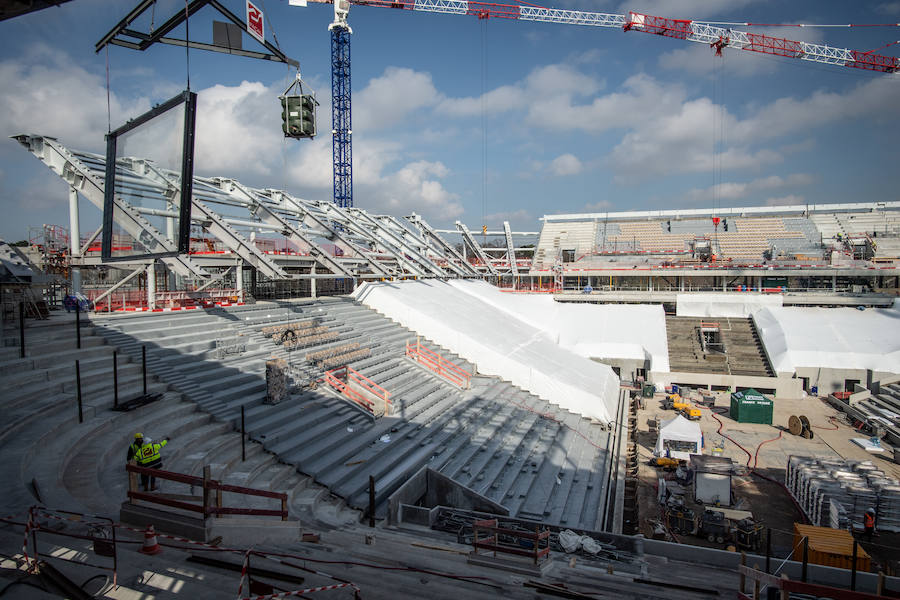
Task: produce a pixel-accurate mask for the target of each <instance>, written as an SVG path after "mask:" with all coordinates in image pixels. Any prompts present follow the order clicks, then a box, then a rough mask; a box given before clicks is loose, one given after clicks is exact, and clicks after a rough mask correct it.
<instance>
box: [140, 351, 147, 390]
mask: <svg viewBox="0 0 900 600" xmlns="http://www.w3.org/2000/svg"><path fill="white" fill-rule="evenodd" d="M141 371H142V373H143V377H144V395H145V396H146V395H147V346H141Z"/></svg>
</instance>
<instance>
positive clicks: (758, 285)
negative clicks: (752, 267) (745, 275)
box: [756, 275, 762, 292]
mask: <svg viewBox="0 0 900 600" xmlns="http://www.w3.org/2000/svg"><path fill="white" fill-rule="evenodd" d="M760 290H762V276H760V275H757V276H756V291H757V292H759V291H760Z"/></svg>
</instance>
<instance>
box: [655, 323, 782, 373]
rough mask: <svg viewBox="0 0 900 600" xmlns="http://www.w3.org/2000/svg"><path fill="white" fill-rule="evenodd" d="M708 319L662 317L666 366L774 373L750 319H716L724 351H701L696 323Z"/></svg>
mask: <svg viewBox="0 0 900 600" xmlns="http://www.w3.org/2000/svg"><path fill="white" fill-rule="evenodd" d="M708 320H709V319H701V318H695V317H673V316H667V317H666V335H667V338H668V342H669V368H670V369H671V370H672V371H673V372H684V373H720V374H731V375H754V376H759V377H774V371H773V370H772V368H771V366H770V365H769V361H768V359H767V358H766V355H765V351H764V350H763V348H762V342H761V341H760V339H759V335H758V334H757V333H756V329H755V327H754V325H753V322H752V320H751V319H738V318H726V319H716V321H717V322H718V323H719V325H720V327H719V332H720V335H721V339H722V343H723V349H724V351H725V352H724V353H718V352H704V351H703V348H702V345H701V343H700V324H701V322H703V321H708Z"/></svg>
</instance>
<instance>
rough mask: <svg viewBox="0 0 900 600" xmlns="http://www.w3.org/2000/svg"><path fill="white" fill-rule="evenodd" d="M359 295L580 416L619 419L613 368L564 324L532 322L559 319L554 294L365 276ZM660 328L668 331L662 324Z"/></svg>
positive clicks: (470, 283)
mask: <svg viewBox="0 0 900 600" xmlns="http://www.w3.org/2000/svg"><path fill="white" fill-rule="evenodd" d="M354 296H355V297H356V299H357V300H359V301H360V302H362V303H363V304H365V305H367V306H369V307H370V308H373V309H375V310H377V311H379V312H381V313H382V314H384V315H386V316H388V317H390V318H391V319H393V320H395V321H397V322H399V323H401V324H402V325H404V326H406V327H408V328H410V329H412V330H413V331H416V332H418V333H419V334H421V335H423V336H425V337H427V338H429V339H431V340H433V341H434V342H436V343H438V344H440V345H441V346H443V347H445V348H447V349H448V350H450V351H452V352H454V353H456V354H458V355H459V356H462V357H464V358H466V359H467V360H469V361H471V362H473V363H474V364H476V365H477V368H478V371H479V372H480V373H484V374H486V375H496V376H499V377H501V378H503V379H506V380H508V381H510V382H512V383H513V384H514V385H517V386H519V387H521V388H523V389H525V390H528V391H529V392H531V393H533V394H535V395H537V396H539V397H540V398H543V399H544V400H547V401H548V402H552V403H554V404H557V405H559V406H560V407H562V408H565V409H567V410H570V411H572V412H574V413H577V414H580V415H582V416H585V417H589V418H593V419H597V420H599V421H602V422H605V423H610V422H611V421H613V420H614V418H615V414H616V404H617V402H618V396H619V380H618V378H617V377H616V376H615V374H614V373H613V372H612V369H610V368H609V367H608V366H606V365H603V364H600V363H598V362H595V361H592V360H590V359H589V358H586V357H584V356H580V355H578V354H576V353H575V352H574V351H572V350H570V349H567V348H565V347H563V345H562V344H561V341H560V340H561V339H562V338H563V333H562V331H559V332H558V334H557V335H556V336H554V335H552V334H551V333H548V331H547V329H545V328H543V327H537V326H536V325H535V322H537V321H540V320H541V319H542V318H543V319H545V320H552V319H555V318H556V317H555V315H554V314H553V313H552V311H550V310H549V309H550V308H551V307H553V306H554V305H553V304H552V302H553V300H552V298H549V297H535V298H534V300H537V301H538V302H531V301H529V300H528V299H527V298H525V297H524V296H514V295H512V294H506V293H503V292H501V291H499V290H497V288H494V287H493V286H491V285H489V284H487V283H484V282H480V281H459V280H457V281H452V282H442V281H436V280H429V281H422V280H420V281H402V282H383V283H367V284H365V285H363V286H361V287H360V288H359V289H357V291H356V292H354ZM660 314H662V313H660ZM661 331H662V332H663V333H662V335H663V336H665V327H664V326H663V327H662V329H661ZM572 339H574V338H572Z"/></svg>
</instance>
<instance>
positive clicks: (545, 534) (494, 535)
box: [472, 519, 550, 565]
mask: <svg viewBox="0 0 900 600" xmlns="http://www.w3.org/2000/svg"><path fill="white" fill-rule="evenodd" d="M472 531H473V537H472V546H473V547H474V549H475V550H474V551H475V554H478V549H479V548H481V549H483V550H490V551H493V553H494V556H497V553H498V552H501V553H504V554H513V555H515V556H526V557H528V558H531V559H533V560H534V564H535V565H537V564H538V563H539V562H540V561H541V559H546V558H547V557H549V556H550V530H549V529H545V530H543V531H541V529H540V526H538V525H535V527H534V533H532V532H530V531H521V530H518V529H506V528H505V527H500V526H499V525H498V522H497V519H483V520H476V521H474V522H473V523H472ZM479 533H487V534H488V535H489V537H487V538H479V537H478V534H479ZM501 535H502V536H504V538H505V539H504V541H501V540H500V536H501ZM542 541H543V543H544V545H543V547H541V542H542Z"/></svg>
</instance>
